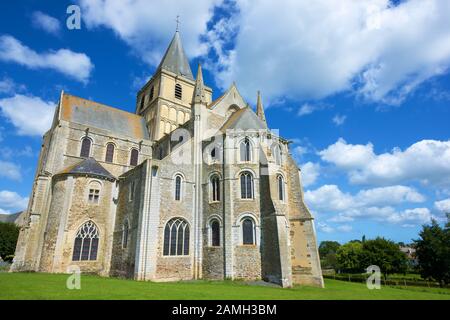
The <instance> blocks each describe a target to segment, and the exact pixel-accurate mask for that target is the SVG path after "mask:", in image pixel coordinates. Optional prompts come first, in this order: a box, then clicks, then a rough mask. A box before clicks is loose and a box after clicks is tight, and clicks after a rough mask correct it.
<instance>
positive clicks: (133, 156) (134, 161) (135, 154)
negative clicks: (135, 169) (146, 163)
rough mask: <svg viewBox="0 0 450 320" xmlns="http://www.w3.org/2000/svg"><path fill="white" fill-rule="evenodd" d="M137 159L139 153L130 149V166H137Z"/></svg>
mask: <svg viewBox="0 0 450 320" xmlns="http://www.w3.org/2000/svg"><path fill="white" fill-rule="evenodd" d="M138 158H139V151H138V150H137V149H131V152H130V166H137V164H138Z"/></svg>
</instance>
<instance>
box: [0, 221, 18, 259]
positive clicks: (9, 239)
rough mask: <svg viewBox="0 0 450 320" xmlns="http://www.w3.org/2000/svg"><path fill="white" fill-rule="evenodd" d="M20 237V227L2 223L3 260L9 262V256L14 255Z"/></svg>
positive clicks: (0, 255) (0, 242)
mask: <svg viewBox="0 0 450 320" xmlns="http://www.w3.org/2000/svg"><path fill="white" fill-rule="evenodd" d="M18 237H19V227H18V226H16V225H15V224H14V223H10V222H6V223H5V222H0V257H2V258H3V260H7V257H8V256H13V255H14V251H15V250H16V244H17V238H18Z"/></svg>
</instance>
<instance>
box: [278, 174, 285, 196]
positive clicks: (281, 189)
mask: <svg viewBox="0 0 450 320" xmlns="http://www.w3.org/2000/svg"><path fill="white" fill-rule="evenodd" d="M277 183H278V199H279V200H280V201H284V179H283V177H282V176H281V175H278V176H277Z"/></svg>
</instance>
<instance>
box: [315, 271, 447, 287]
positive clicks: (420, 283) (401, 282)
mask: <svg viewBox="0 0 450 320" xmlns="http://www.w3.org/2000/svg"><path fill="white" fill-rule="evenodd" d="M369 276H370V275H369V274H367V275H365V274H342V273H341V274H335V275H327V274H324V275H323V277H324V278H328V279H336V280H342V281H350V282H362V283H365V282H366V281H367V278H368V277H369ZM381 284H382V285H383V284H384V285H389V286H413V287H439V283H437V282H434V281H427V280H407V279H400V278H397V279H388V280H385V279H384V278H383V276H382V277H381ZM446 287H447V288H448V287H450V286H449V285H447V286H446Z"/></svg>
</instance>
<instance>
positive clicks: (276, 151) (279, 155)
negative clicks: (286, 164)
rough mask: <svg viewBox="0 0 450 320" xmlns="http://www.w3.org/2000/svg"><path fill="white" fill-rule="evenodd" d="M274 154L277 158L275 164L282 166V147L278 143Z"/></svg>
mask: <svg viewBox="0 0 450 320" xmlns="http://www.w3.org/2000/svg"><path fill="white" fill-rule="evenodd" d="M273 156H274V158H275V164H277V165H279V166H280V165H281V164H282V155H281V148H280V146H279V145H278V144H277V145H276V146H275V147H274V148H273Z"/></svg>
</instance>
